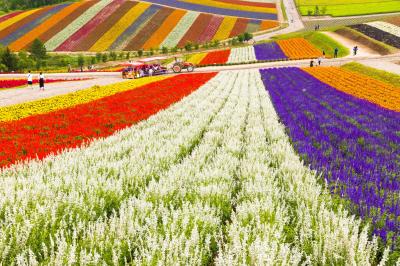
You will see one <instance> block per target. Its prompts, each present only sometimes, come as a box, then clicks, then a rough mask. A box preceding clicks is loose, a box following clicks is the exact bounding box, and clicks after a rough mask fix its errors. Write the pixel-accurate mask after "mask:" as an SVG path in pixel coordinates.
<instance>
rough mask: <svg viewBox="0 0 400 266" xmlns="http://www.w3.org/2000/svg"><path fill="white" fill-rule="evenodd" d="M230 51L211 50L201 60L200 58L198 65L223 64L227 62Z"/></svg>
mask: <svg viewBox="0 0 400 266" xmlns="http://www.w3.org/2000/svg"><path fill="white" fill-rule="evenodd" d="M230 53H231V51H230V50H222V51H213V52H210V53H207V55H206V56H205V57H204V58H203V60H201V62H200V65H211V64H225V63H226V62H228V58H229V55H230Z"/></svg>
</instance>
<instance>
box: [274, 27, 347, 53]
mask: <svg viewBox="0 0 400 266" xmlns="http://www.w3.org/2000/svg"><path fill="white" fill-rule="evenodd" d="M290 38H304V39H306V40H308V41H309V42H310V43H312V44H313V45H314V46H315V47H317V48H318V49H319V50H321V51H325V54H326V56H327V57H333V54H334V50H335V48H336V47H337V48H338V49H339V54H338V57H344V56H347V55H349V54H350V51H349V49H348V48H347V47H345V46H343V45H342V44H341V43H338V42H337V41H335V40H334V39H332V38H330V37H329V36H328V35H326V34H323V33H321V32H315V31H313V32H301V33H290V34H285V35H280V36H277V37H275V38H274V39H276V40H286V39H290Z"/></svg>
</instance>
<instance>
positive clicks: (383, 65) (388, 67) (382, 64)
mask: <svg viewBox="0 0 400 266" xmlns="http://www.w3.org/2000/svg"><path fill="white" fill-rule="evenodd" d="M361 63H362V64H363V65H366V66H369V67H373V68H376V69H380V70H384V71H387V72H392V73H394V74H398V75H400V65H398V64H396V63H393V62H388V61H383V60H382V61H374V60H365V61H363V62H361Z"/></svg>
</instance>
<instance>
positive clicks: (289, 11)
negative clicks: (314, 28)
mask: <svg viewBox="0 0 400 266" xmlns="http://www.w3.org/2000/svg"><path fill="white" fill-rule="evenodd" d="M283 4H284V5H285V8H286V15H287V18H288V23H289V26H288V27H287V28H284V29H281V30H278V31H274V32H269V33H266V34H262V35H257V36H254V40H255V41H262V40H267V39H270V38H271V37H274V36H277V35H281V34H286V33H291V32H295V31H299V30H302V29H303V28H304V25H303V21H302V20H301V16H300V15H299V13H298V11H297V8H296V4H295V3H294V0H283Z"/></svg>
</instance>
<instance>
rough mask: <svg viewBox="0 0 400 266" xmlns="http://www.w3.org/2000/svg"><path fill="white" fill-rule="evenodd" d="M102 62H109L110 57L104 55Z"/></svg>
mask: <svg viewBox="0 0 400 266" xmlns="http://www.w3.org/2000/svg"><path fill="white" fill-rule="evenodd" d="M101 61H103V62H107V61H108V55H107V54H103V55H102V58H101Z"/></svg>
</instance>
